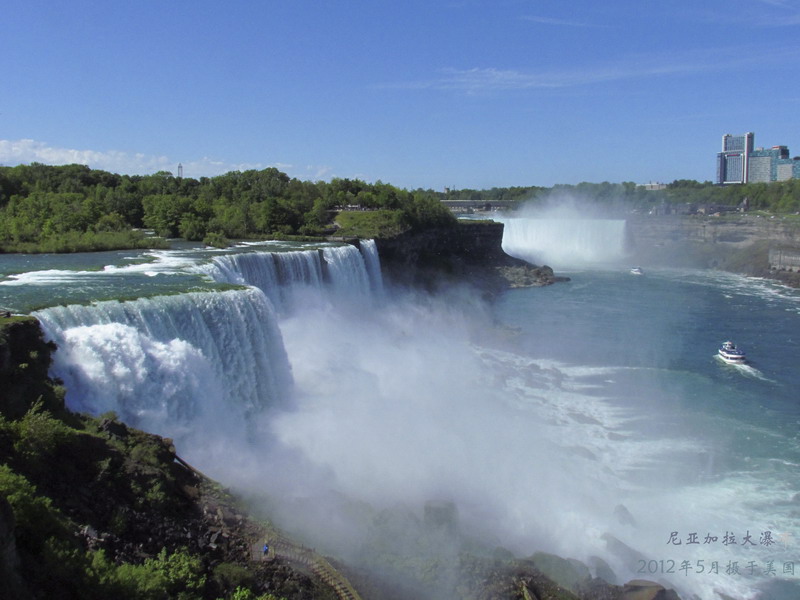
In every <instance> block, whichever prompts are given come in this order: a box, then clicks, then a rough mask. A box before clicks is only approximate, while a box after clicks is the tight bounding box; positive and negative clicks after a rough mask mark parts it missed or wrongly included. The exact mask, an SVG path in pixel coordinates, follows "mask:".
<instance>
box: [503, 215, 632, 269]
mask: <svg viewBox="0 0 800 600" xmlns="http://www.w3.org/2000/svg"><path fill="white" fill-rule="evenodd" d="M501 220H502V221H503V224H504V225H505V234H504V236H503V250H505V251H506V253H508V254H510V255H511V256H516V257H517V258H522V259H524V260H527V261H528V262H532V263H533V264H539V265H541V264H546V265H550V266H553V265H557V266H558V267H559V268H561V269H564V268H571V267H576V266H578V267H580V266H586V265H596V264H601V265H607V264H613V263H617V264H618V263H620V262H621V261H622V260H623V259H624V258H625V221H624V220H623V219H585V218H578V217H570V218H552V217H548V218H542V217H539V218H507V219H501Z"/></svg>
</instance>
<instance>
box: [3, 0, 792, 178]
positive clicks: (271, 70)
mask: <svg viewBox="0 0 800 600" xmlns="http://www.w3.org/2000/svg"><path fill="white" fill-rule="evenodd" d="M798 75H800V0H703V1H702V2H698V1H697V0H672V1H670V2H654V1H651V0H617V1H612V2H596V1H594V0H592V1H589V0H485V1H484V0H408V1H403V0H393V1H384V0H370V1H366V0H364V1H361V0H352V1H348V0H339V1H334V0H328V1H324V0H318V1H316V2H314V1H310V0H269V1H267V0H264V1H259V0H225V1H224V2H223V1H222V0H216V1H207V0H191V1H189V0H170V1H167V2H165V1H163V0H162V1H155V0H137V1H136V2H121V1H115V2H108V1H105V0H71V1H70V2H58V3H57V2H53V1H52V0H47V1H43V0H4V2H3V10H2V12H1V13H0V165H8V166H10V165H16V164H25V163H30V162H34V161H36V162H42V163H46V164H69V163H80V164H87V165H89V166H90V167H92V168H98V169H104V170H108V171H113V172H116V173H129V174H147V173H153V172H156V171H159V170H166V171H171V172H173V173H174V174H175V175H177V174H178V164H179V163H180V164H182V165H183V175H184V176H186V177H203V176H206V177H211V176H215V175H219V174H222V173H225V172H227V171H232V170H245V169H264V168H267V167H277V168H278V169H280V170H281V171H284V172H285V173H287V174H289V175H290V176H292V177H297V178H299V179H303V180H311V181H317V180H325V181H328V180H330V179H331V178H334V177H347V178H360V179H363V180H365V181H368V182H375V181H379V180H380V181H383V182H384V183H391V184H393V185H396V186H399V187H403V188H407V189H416V188H426V189H427V188H431V189H436V190H441V189H443V188H444V187H451V188H474V189H486V188H491V187H508V186H534V185H535V186H545V187H549V186H552V185H555V184H575V183H580V182H582V181H588V182H602V181H610V182H621V181H633V182H636V183H648V182H670V181H674V180H676V179H696V180H698V181H709V180H713V179H714V178H715V168H716V167H715V159H716V153H717V152H718V151H719V150H720V149H721V139H722V135H723V134H725V133H732V134H743V133H745V132H748V131H752V132H754V133H755V144H756V146H764V147H770V146H774V145H786V146H789V150H790V153H791V155H792V156H795V155H798V154H800V110H798V106H800V76H798Z"/></svg>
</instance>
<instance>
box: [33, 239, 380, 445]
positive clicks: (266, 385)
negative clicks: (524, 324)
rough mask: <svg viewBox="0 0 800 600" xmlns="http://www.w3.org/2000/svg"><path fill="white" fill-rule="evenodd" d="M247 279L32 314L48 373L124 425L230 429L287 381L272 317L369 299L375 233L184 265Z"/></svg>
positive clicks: (88, 408)
mask: <svg viewBox="0 0 800 600" xmlns="http://www.w3.org/2000/svg"><path fill="white" fill-rule="evenodd" d="M197 269H199V270H200V271H202V272H204V273H206V274H208V275H210V276H211V277H212V278H213V279H214V280H216V281H218V282H222V283H231V284H238V285H245V286H249V287H248V289H240V290H230V291H225V292H189V293H183V294H176V295H170V296H152V297H146V298H139V299H137V300H131V301H124V302H122V301H107V302H96V303H93V304H90V305H77V304H75V305H68V306H55V307H51V308H46V309H43V310H40V311H38V312H36V313H34V314H35V316H36V317H37V318H38V319H39V320H40V322H41V323H42V327H43V329H44V330H45V334H46V336H47V338H48V339H50V340H53V341H54V342H55V343H56V344H57V346H58V352H56V353H55V355H54V363H53V367H52V374H53V375H54V376H55V377H58V378H59V379H61V380H63V381H64V383H65V386H66V388H67V390H68V392H67V403H68V405H69V406H70V408H72V409H74V410H78V411H83V412H89V413H92V414H101V413H104V412H108V411H114V412H116V413H117V414H118V415H119V416H120V418H121V419H122V420H123V421H125V422H127V423H130V424H131V425H134V426H137V427H140V428H142V429H146V430H148V431H153V432H156V433H163V434H168V435H170V436H173V437H176V436H178V435H180V433H181V431H188V430H196V429H203V428H204V427H206V428H210V427H220V426H222V424H223V423H224V422H225V421H231V420H233V421H237V420H238V424H236V425H233V426H232V428H231V431H242V424H243V423H244V422H246V421H247V420H248V419H249V418H250V417H251V416H253V415H255V414H257V413H259V412H261V411H262V410H264V409H265V408H268V407H277V406H286V405H287V403H288V400H289V395H290V393H291V390H292V387H293V378H292V374H291V368H290V365H289V359H288V356H287V352H286V349H285V347H284V343H283V337H282V334H281V331H280V328H279V323H278V316H277V315H279V314H284V315H285V314H289V313H298V312H300V313H302V311H303V310H305V309H306V308H314V307H323V308H324V307H336V308H337V309H339V308H347V309H350V310H352V309H355V310H356V311H358V310H362V309H364V308H368V307H369V306H370V305H371V304H372V302H373V300H374V299H375V298H376V297H378V295H379V294H381V293H382V289H383V283H382V280H381V275H380V262H379V259H378V254H377V250H376V248H375V244H374V242H371V241H367V242H363V243H362V248H361V249H359V248H357V247H355V246H350V245H348V246H337V247H325V248H322V249H319V248H315V249H312V250H303V251H291V252H261V251H256V252H241V253H235V254H228V255H222V256H216V257H214V258H213V259H212V261H210V262H208V263H206V264H205V265H202V266H199V267H196V268H195V270H197Z"/></svg>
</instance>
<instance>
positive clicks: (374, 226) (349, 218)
mask: <svg viewBox="0 0 800 600" xmlns="http://www.w3.org/2000/svg"><path fill="white" fill-rule="evenodd" d="M336 225H337V226H338V229H337V230H336V235H337V236H342V237H348V238H349V237H354V238H375V237H390V236H392V235H396V234H398V233H402V232H403V231H404V230H405V229H407V226H405V225H404V224H403V223H402V219H401V215H400V212H399V211H396V210H376V211H369V212H342V213H339V215H337V217H336Z"/></svg>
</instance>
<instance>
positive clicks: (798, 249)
mask: <svg viewBox="0 0 800 600" xmlns="http://www.w3.org/2000/svg"><path fill="white" fill-rule="evenodd" d="M627 233H628V247H629V248H630V249H631V251H632V252H633V253H634V254H635V255H636V257H637V259H638V262H640V263H642V264H655V265H675V266H693V267H700V268H717V269H723V270H727V271H732V272H735V273H742V274H744V275H756V276H759V277H771V278H774V279H778V280H780V281H782V282H783V283H785V284H788V285H793V286H795V287H798V286H799V285H800V274H798V272H797V271H798V266H797V261H796V258H797V257H798V256H800V221H797V220H793V219H791V220H790V219H787V218H782V217H775V218H766V217H758V216H755V215H747V214H745V215H736V216H726V217H705V216H689V217H687V216H653V217H634V218H629V219H628V220H627Z"/></svg>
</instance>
